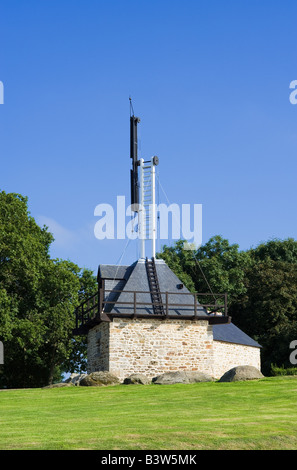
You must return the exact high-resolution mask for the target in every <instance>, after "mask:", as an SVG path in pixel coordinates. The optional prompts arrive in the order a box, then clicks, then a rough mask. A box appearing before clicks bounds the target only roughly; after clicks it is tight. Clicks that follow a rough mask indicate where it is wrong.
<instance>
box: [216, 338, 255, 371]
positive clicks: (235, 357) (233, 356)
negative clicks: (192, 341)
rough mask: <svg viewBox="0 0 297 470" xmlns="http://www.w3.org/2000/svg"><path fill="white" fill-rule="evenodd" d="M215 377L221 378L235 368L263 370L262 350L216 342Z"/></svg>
mask: <svg viewBox="0 0 297 470" xmlns="http://www.w3.org/2000/svg"><path fill="white" fill-rule="evenodd" d="M213 347H214V377H217V378H220V377H222V375H223V374H224V373H225V372H227V371H228V370H230V369H232V368H233V367H237V366H246V365H248V366H254V367H256V368H257V369H259V370H261V361H260V349H259V348H256V347H254V346H246V345H244V344H235V343H226V342H223V341H214V342H213Z"/></svg>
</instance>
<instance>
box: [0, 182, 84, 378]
mask: <svg viewBox="0 0 297 470" xmlns="http://www.w3.org/2000/svg"><path fill="white" fill-rule="evenodd" d="M52 241H53V236H52V235H51V234H50V233H49V232H48V229H47V227H42V228H41V227H39V226H38V225H37V223H36V222H35V220H34V219H33V217H31V215H30V213H29V211H28V206H27V198H25V197H23V196H21V195H19V194H14V193H8V194H6V193H5V192H4V191H2V192H0V339H1V340H2V341H3V343H4V351H5V361H4V362H5V363H4V366H2V374H1V384H2V385H6V386H8V387H23V386H42V385H46V384H48V383H50V382H52V381H53V380H54V377H55V371H56V370H58V369H61V367H62V366H63V364H64V363H65V361H67V360H69V358H70V357H71V354H72V350H73V342H72V328H73V326H74V315H73V312H74V309H75V307H76V305H77V304H78V302H79V297H81V296H82V295H83V292H84V288H83V285H84V280H85V279H86V278H87V277H88V276H89V274H88V273H85V272H84V271H83V272H81V269H80V268H79V267H78V266H77V265H75V264H74V263H71V262H70V261H64V260H53V259H51V258H50V256H49V247H50V244H51V243H52ZM88 289H89V287H88Z"/></svg>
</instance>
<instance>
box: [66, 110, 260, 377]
mask: <svg viewBox="0 0 297 470" xmlns="http://www.w3.org/2000/svg"><path fill="white" fill-rule="evenodd" d="M138 122H140V120H139V118H137V117H135V116H134V114H133V115H131V116H130V148H131V150H130V157H131V159H132V170H131V173H130V181H131V205H132V207H133V208H134V212H135V213H138V234H139V242H140V252H141V256H140V259H139V260H138V261H137V262H135V263H133V264H132V265H131V266H114V265H100V266H99V269H98V293H97V294H95V295H94V296H93V297H91V298H90V299H88V300H87V301H86V302H84V303H83V304H82V305H81V306H80V307H79V308H78V309H77V310H76V328H75V330H74V334H87V335H88V373H91V372H95V371H109V372H111V373H113V374H114V375H116V376H118V377H119V378H120V379H124V378H126V377H127V376H129V375H131V374H133V373H143V374H145V375H147V376H148V377H149V378H153V377H155V376H157V375H159V374H161V373H164V372H167V371H177V370H184V371H200V372H205V373H208V374H209V375H212V376H213V377H215V378H220V377H221V376H222V375H223V374H224V373H225V372H226V371H227V370H229V369H231V368H233V367H235V366H239V365H250V366H254V367H256V368H258V369H260V345H259V344H258V343H257V342H256V341H254V340H253V339H251V338H250V337H248V336H247V335H246V334H245V333H244V332H243V331H241V330H240V329H239V328H237V327H236V326H235V325H234V324H233V323H232V322H231V318H230V317H229V316H228V314H227V299H226V296H223V300H221V301H220V302H221V303H219V302H217V300H216V301H215V304H214V305H212V304H207V303H206V302H204V301H203V296H205V295H206V294H193V293H190V292H189V291H188V290H187V288H186V287H185V286H184V285H183V284H182V282H181V281H180V280H179V279H178V278H177V277H176V275H175V274H174V273H173V272H172V271H171V269H169V267H168V266H167V265H166V263H165V262H164V261H163V260H158V259H155V258H156V256H155V238H156V213H155V206H156V204H155V166H157V165H158V163H159V159H158V157H156V156H154V157H152V158H151V159H150V160H149V161H144V159H142V158H141V159H138V156H137V124H138ZM146 240H151V242H152V249H151V258H150V259H148V258H146V256H145V242H146ZM206 298H207V297H206V296H205V297H204V299H206ZM220 312H223V313H220Z"/></svg>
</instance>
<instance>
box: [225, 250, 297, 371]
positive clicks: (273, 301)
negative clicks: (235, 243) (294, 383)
mask: <svg viewBox="0 0 297 470" xmlns="http://www.w3.org/2000/svg"><path fill="white" fill-rule="evenodd" d="M245 286H246V292H245V293H244V294H243V295H242V296H240V297H239V298H238V299H237V301H236V303H234V304H233V305H232V306H231V308H230V315H231V316H232V321H233V322H234V323H235V324H236V325H237V326H238V327H239V328H241V329H243V331H245V332H246V333H247V334H248V335H250V336H252V337H253V338H254V339H255V340H257V341H258V342H259V343H260V344H261V346H262V347H263V349H262V354H261V356H262V369H263V371H264V373H266V374H269V373H270V369H271V365H272V364H276V365H278V366H285V367H290V365H291V364H290V362H289V356H290V349H289V346H290V343H291V341H293V340H296V339H297V336H296V332H297V264H296V263H290V262H285V261H273V260H271V259H266V260H265V261H260V262H259V261H258V262H255V263H254V264H253V265H252V266H251V267H250V268H249V269H248V270H247V271H246V273H245Z"/></svg>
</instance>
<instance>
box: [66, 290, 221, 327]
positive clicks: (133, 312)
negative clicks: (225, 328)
mask: <svg viewBox="0 0 297 470" xmlns="http://www.w3.org/2000/svg"><path fill="white" fill-rule="evenodd" d="M110 292H112V293H118V294H119V295H118V299H117V300H104V295H105V296H106V293H110ZM122 292H124V293H125V294H132V300H130V301H122V300H119V296H120V294H121V293H122ZM139 294H149V295H150V294H151V292H150V291H126V290H125V291H120V290H108V289H105V290H104V293H103V289H100V291H99V292H97V293H96V294H94V295H92V296H91V297H89V298H88V299H87V300H85V301H84V302H83V303H81V304H80V305H79V306H78V307H77V308H76V310H75V316H76V328H81V327H84V326H86V325H87V324H90V322H92V321H94V320H99V321H100V319H101V315H102V313H103V312H105V307H106V306H107V305H110V304H112V305H113V306H114V307H116V306H117V304H119V305H121V306H125V307H128V306H130V307H131V309H130V311H129V313H125V314H124V315H129V316H131V317H136V316H144V314H139V313H137V307H138V306H142V308H144V306H146V307H152V309H153V307H154V305H160V304H161V305H162V306H163V311H164V314H163V315H153V314H152V315H153V316H154V317H155V318H156V317H162V318H167V317H168V316H169V315H170V312H169V310H170V309H172V308H175V309H177V310H178V309H183V308H186V307H187V308H188V309H189V310H191V312H190V313H189V314H188V315H186V314H184V315H180V316H187V317H191V318H194V319H195V318H197V316H198V312H199V316H201V310H203V309H205V316H207V315H208V316H209V315H210V314H212V315H222V316H224V317H227V316H228V306H227V294H212V295H211V294H209V293H198V292H194V293H192V292H160V294H161V296H162V297H163V298H164V297H165V301H164V302H152V301H151V302H149V301H145V302H143V301H139V300H138V299H137V295H139ZM174 295H178V296H181V295H184V296H191V297H192V298H193V301H192V302H191V303H174V302H172V301H169V296H171V299H172V296H174ZM205 296H207V297H214V300H215V301H214V302H213V303H199V302H198V297H205ZM218 299H223V302H222V303H218ZM105 313H107V314H108V313H109V312H108V311H107V312H105ZM113 314H114V313H113ZM146 315H147V314H146ZM175 316H176V315H175ZM178 316H179V315H178Z"/></svg>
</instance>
